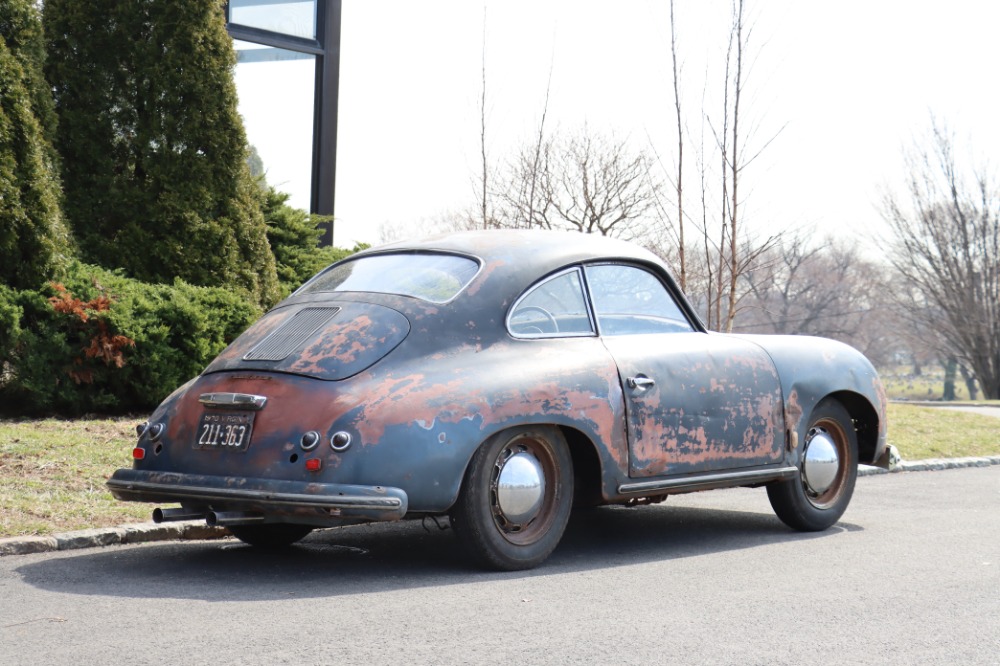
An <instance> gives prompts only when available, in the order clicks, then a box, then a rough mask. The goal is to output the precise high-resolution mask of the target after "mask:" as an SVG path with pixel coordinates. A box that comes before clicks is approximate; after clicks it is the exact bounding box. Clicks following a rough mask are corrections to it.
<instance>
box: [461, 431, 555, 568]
mask: <svg viewBox="0 0 1000 666" xmlns="http://www.w3.org/2000/svg"><path fill="white" fill-rule="evenodd" d="M572 503H573V460H572V458H571V457H570V454H569V447H568V446H567V444H566V440H565V439H564V438H563V436H562V433H561V432H560V431H559V430H558V429H557V428H554V427H551V426H529V427H521V428H514V429H512V430H507V431H505V432H502V433H499V434H497V435H494V436H493V437H491V438H490V439H488V440H486V442H485V443H484V444H483V445H482V446H480V447H479V449H478V450H477V451H476V453H475V455H474V456H473V457H472V462H471V463H470V464H469V469H468V470H467V471H466V474H465V479H464V480H463V483H462V490H461V492H460V493H459V496H458V501H457V502H456V503H455V506H454V508H453V509H452V512H451V520H452V524H453V525H454V528H455V534H456V535H457V536H458V538H459V539H460V540H461V542H462V544H463V545H464V546H465V548H466V550H468V552H469V553H470V554H471V555H472V556H473V557H474V558H475V559H476V560H477V561H478V562H479V563H480V564H482V565H483V566H485V567H487V568H490V569H498V570H502V571H515V570H519V569H530V568H532V567H535V566H538V565H539V564H540V563H541V562H542V561H544V560H545V558H546V557H548V556H549V554H551V553H552V551H553V550H554V549H555V547H556V545H557V544H558V543H559V539H560V538H562V534H563V531H564V530H565V529H566V523H567V521H568V520H569V514H570V509H571V507H572Z"/></svg>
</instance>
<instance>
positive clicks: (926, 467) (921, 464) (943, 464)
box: [858, 456, 1000, 476]
mask: <svg viewBox="0 0 1000 666" xmlns="http://www.w3.org/2000/svg"><path fill="white" fill-rule="evenodd" d="M990 465H1000V456H984V457H982V458H928V459H927V460H903V461H900V463H899V464H898V465H897V466H896V467H894V468H892V469H891V470H885V469H882V468H880V467H870V466H868V465H859V466H858V476H870V475H873V474H896V473H897V472H937V471H940V470H942V469H960V468H963V467H989V466H990Z"/></svg>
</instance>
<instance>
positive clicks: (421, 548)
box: [17, 505, 862, 601]
mask: <svg viewBox="0 0 1000 666" xmlns="http://www.w3.org/2000/svg"><path fill="white" fill-rule="evenodd" d="M861 529H862V528H861V527H858V526H856V525H851V524H849V523H843V522H841V523H838V524H837V525H836V526H834V527H833V528H831V529H829V530H827V531H825V532H818V533H797V532H793V531H791V530H790V529H788V528H787V527H785V526H784V525H782V524H781V523H780V522H779V521H778V519H777V518H775V517H774V515H773V514H767V513H753V512H747V511H732V510H724V509H716V508H693V507H683V506H667V505H658V506H651V507H637V508H625V507H600V508H595V509H587V510H582V511H576V512H574V514H573V516H572V518H571V520H570V524H569V526H568V527H567V530H566V533H565V534H564V536H563V539H562V541H561V542H560V545H559V547H558V548H557V549H556V551H555V552H554V553H553V554H552V556H551V557H550V558H549V559H548V560H547V561H546V562H544V563H543V564H542V565H541V566H540V567H539V568H537V569H534V570H531V571H519V572H507V573H504V572H484V571H480V570H478V569H476V568H474V567H473V565H472V564H471V563H470V562H469V560H468V559H467V558H466V557H465V553H464V552H463V551H462V549H461V548H460V545H459V543H458V541H457V540H456V539H455V537H454V535H453V534H452V532H451V529H450V527H449V526H448V524H447V520H446V519H438V521H436V522H435V521H433V520H430V519H426V520H424V521H419V520H417V521H405V522H402V523H382V524H373V525H359V526H352V527H346V528H338V529H330V530H319V531H316V532H314V533H313V534H311V535H310V536H309V537H307V538H306V539H305V540H303V541H302V542H300V543H298V544H296V545H295V546H292V547H290V548H285V549H281V550H273V551H269V550H261V549H257V548H252V547H249V546H246V545H244V544H242V543H240V542H238V541H236V540H235V539H224V540H215V541H195V542H191V541H188V542H181V541H173V542H162V543H155V544H139V545H131V546H109V547H106V548H101V549H99V550H87V551H65V552H63V553H59V554H58V555H56V556H53V557H49V558H46V559H41V560H39V561H37V562H32V563H27V564H25V565H23V566H20V567H18V568H17V572H18V573H19V574H20V575H21V576H22V578H23V580H24V581H25V582H27V583H28V584H30V585H32V586H34V587H37V588H40V589H45V590H50V591H55V592H60V593H69V594H84V595H104V596H120V597H135V598H174V599H196V600H204V601H229V600H241V601H246V600H263V599H287V598H310V597H330V596H338V595H350V594H362V593H370V592H382V591H391V590H395V589H414V588H420V587H427V586H440V585H451V584H464V585H468V584H475V583H476V582H478V581H482V582H484V583H491V582H495V581H497V580H503V579H512V578H521V577H529V576H548V575H560V574H564V573H571V572H577V571H594V570H600V569H605V568H613V567H619V566H629V565H634V564H639V563H643V562H649V561H657V560H659V561H666V560H671V559H679V558H687V557H697V556H701V555H707V554H712V553H718V552H725V551H732V550H740V549H747V548H766V547H769V546H773V545H776V544H786V543H788V542H791V541H796V540H806V539H835V538H837V536H838V535H841V534H844V533H846V532H852V531H858V530H861Z"/></svg>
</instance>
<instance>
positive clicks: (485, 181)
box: [479, 4, 490, 229]
mask: <svg viewBox="0 0 1000 666" xmlns="http://www.w3.org/2000/svg"><path fill="white" fill-rule="evenodd" d="M481 66H482V69H481V73H480V83H481V95H480V97H479V155H480V158H481V160H482V164H481V167H482V171H481V172H480V177H479V208H480V210H479V222H480V224H482V228H483V229H485V228H487V227H488V226H489V219H490V212H489V182H490V171H489V161H488V160H487V158H486V5H485V4H484V5H483V51H482V54H481Z"/></svg>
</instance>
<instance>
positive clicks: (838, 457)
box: [767, 399, 858, 532]
mask: <svg viewBox="0 0 1000 666" xmlns="http://www.w3.org/2000/svg"><path fill="white" fill-rule="evenodd" d="M857 477H858V436H857V433H856V432H855V430H854V422H853V420H852V419H851V415H850V414H848V412H847V410H846V409H845V408H844V406H843V405H841V404H840V403H839V402H837V401H836V400H832V399H827V400H824V401H822V402H820V403H819V404H818V405H816V408H815V409H813V412H812V415H811V416H810V422H809V430H808V432H807V433H806V437H805V442H803V449H802V454H801V457H800V461H799V475H798V477H796V478H794V479H789V480H787V481H779V482H776V483H772V484H770V485H768V486H767V498H768V499H769V500H770V501H771V507H772V508H773V509H774V512H775V513H776V514H777V515H778V518H780V519H781V521H782V522H783V523H785V524H786V525H788V526H789V527H791V528H792V529H796V530H800V531H803V532H818V531H820V530H825V529H826V528H828V527H830V526H831V525H833V524H834V523H836V522H837V521H838V520H840V517H841V516H842V515H844V511H845V510H847V505H848V503H850V501H851V495H853V494H854V483H855V481H856V480H857Z"/></svg>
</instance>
